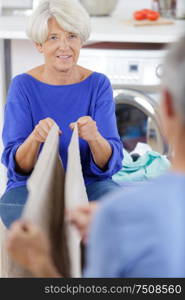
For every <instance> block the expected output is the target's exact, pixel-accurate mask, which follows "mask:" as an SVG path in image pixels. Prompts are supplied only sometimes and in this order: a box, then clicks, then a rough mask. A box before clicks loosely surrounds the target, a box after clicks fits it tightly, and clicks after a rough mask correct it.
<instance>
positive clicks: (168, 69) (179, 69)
mask: <svg viewBox="0 0 185 300" xmlns="http://www.w3.org/2000/svg"><path fill="white" fill-rule="evenodd" d="M162 85H163V87H165V88H166V89H167V90H168V91H169V92H170V94H171V95H172V98H173V105H174V108H175V110H176V111H177V112H178V113H179V114H180V115H181V118H182V121H183V122H184V123H185V36H183V37H181V38H180V39H179V40H178V41H177V42H176V43H175V44H173V45H172V46H171V48H170V49H169V52H168V54H167V56H166V58H165V61H164V67H163V78H162Z"/></svg>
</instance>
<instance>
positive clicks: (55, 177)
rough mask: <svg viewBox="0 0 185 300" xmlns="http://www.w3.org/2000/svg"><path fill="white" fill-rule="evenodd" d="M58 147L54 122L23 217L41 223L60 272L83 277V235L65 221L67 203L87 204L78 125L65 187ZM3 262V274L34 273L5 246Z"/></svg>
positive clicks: (69, 204)
mask: <svg viewBox="0 0 185 300" xmlns="http://www.w3.org/2000/svg"><path fill="white" fill-rule="evenodd" d="M58 147H59V137H58V126H57V125H54V126H53V127H52V129H51V130H50V133H49V135H48V137H47V139H46V141H45V143H44V146H43V149H42V151H41V153H40V155H39V158H38V161H37V163H36V165H35V168H34V170H33V172H32V175H31V177H30V179H29V180H28V183H27V187H28V190H29V196H28V200H27V203H26V205H25V208H24V210H23V214H22V218H23V219H25V220H28V221H30V222H33V223H34V224H37V225H39V226H40V227H41V229H42V231H43V232H45V234H46V235H47V236H48V238H49V240H50V242H51V246H52V257H53V260H54V263H55V266H56V267H57V269H58V271H59V272H60V273H61V274H63V275H64V276H65V277H80V276H81V250H80V242H81V238H80V235H79V233H78V232H77V231H76V229H75V228H74V227H73V226H72V225H71V224H69V223H68V222H67V221H66V222H65V221H64V206H65V207H66V208H67V209H73V208H75V207H76V206H77V205H79V204H85V203H88V198H87V194H86V189H85V184H84V180H83V175H82V168H81V162H80V151H79V139H78V130H77V127H76V126H75V128H74V130H73V134H72V138H71V142H70V145H69V148H68V163H67V170H66V179H65V187H64V169H63V166H62V162H61V160H60V158H59V154H58ZM64 190H65V201H64ZM3 230H4V231H5V236H6V234H7V229H5V228H3ZM66 237H67V238H66ZM3 244H5V243H3ZM3 262H4V263H3V267H2V271H3V273H2V274H3V277H32V274H30V273H29V272H27V271H25V270H24V269H23V268H21V267H20V266H18V265H17V264H15V263H14V262H12V260H11V259H10V258H9V256H8V255H7V253H6V250H5V249H4V250H3Z"/></svg>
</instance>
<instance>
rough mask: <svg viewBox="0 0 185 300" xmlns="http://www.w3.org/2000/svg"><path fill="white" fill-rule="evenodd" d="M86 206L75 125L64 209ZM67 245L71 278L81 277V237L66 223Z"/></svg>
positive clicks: (69, 152)
mask: <svg viewBox="0 0 185 300" xmlns="http://www.w3.org/2000/svg"><path fill="white" fill-rule="evenodd" d="M84 204H88V197H87V193H86V188H85V184H84V179H83V174H82V166H81V161H80V150H79V138H78V128H77V124H76V125H75V128H74V130H73V135H72V138H71V142H70V145H69V148H68V161H67V170H66V177H65V208H66V209H67V210H73V209H75V208H76V207H77V206H79V205H84ZM66 229H67V244H68V249H69V257H70V265H71V269H70V273H71V277H81V275H82V274H81V248H80V242H81V237H80V234H79V232H78V231H77V230H76V228H75V227H74V226H73V225H71V224H70V223H68V222H66Z"/></svg>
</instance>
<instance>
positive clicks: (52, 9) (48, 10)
mask: <svg viewBox="0 0 185 300" xmlns="http://www.w3.org/2000/svg"><path fill="white" fill-rule="evenodd" d="M51 18H55V19H56V21H57V23H58V24H59V26H60V27H62V28H63V29H64V30H66V31H68V32H72V33H76V34H78V35H79V36H80V38H81V40H82V42H83V43H84V42H85V41H87V40H88V38H89V36H90V31H91V29H90V17H89V15H88V13H87V12H86V10H85V9H84V8H83V6H82V5H81V4H80V3H79V2H77V0H41V1H40V2H39V4H38V6H37V7H36V9H35V10H34V11H33V13H32V15H31V16H30V17H29V20H28V24H27V31H26V33H27V36H28V37H29V38H30V39H31V40H32V41H34V42H35V43H38V44H43V43H44V42H45V41H46V39H47V36H48V21H49V19H51Z"/></svg>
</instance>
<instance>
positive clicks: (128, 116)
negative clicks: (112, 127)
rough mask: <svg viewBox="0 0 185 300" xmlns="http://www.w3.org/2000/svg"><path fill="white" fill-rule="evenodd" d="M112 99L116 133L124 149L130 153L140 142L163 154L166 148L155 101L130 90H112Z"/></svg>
mask: <svg viewBox="0 0 185 300" xmlns="http://www.w3.org/2000/svg"><path fill="white" fill-rule="evenodd" d="M114 99H115V102H116V118H117V126H118V132H119V135H120V137H121V140H122V143H123V146H124V148H125V149H126V150H127V151H128V152H131V151H133V150H134V149H135V147H136V145H137V143H138V142H142V143H147V144H148V145H149V146H150V147H151V148H152V150H154V151H157V152H159V153H161V154H165V153H166V152H167V146H166V143H165V140H164V137H163V135H162V131H161V126H160V116H159V111H158V105H157V101H156V100H154V99H152V98H150V97H149V96H148V95H147V94H145V93H143V92H140V91H136V90H131V89H122V90H114Z"/></svg>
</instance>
